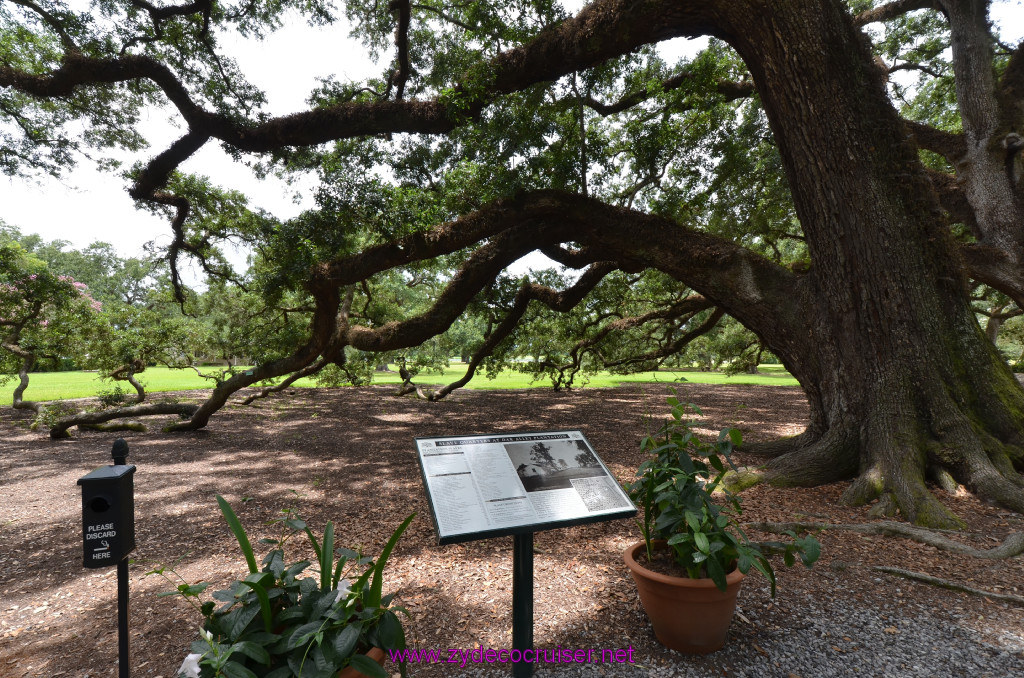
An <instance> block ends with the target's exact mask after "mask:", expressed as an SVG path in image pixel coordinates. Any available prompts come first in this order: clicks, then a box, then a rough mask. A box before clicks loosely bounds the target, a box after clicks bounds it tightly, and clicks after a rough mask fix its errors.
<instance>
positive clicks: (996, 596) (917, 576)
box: [871, 566, 1024, 605]
mask: <svg viewBox="0 0 1024 678" xmlns="http://www.w3.org/2000/svg"><path fill="white" fill-rule="evenodd" d="M871 569H872V570H876V571H878V572H885V573H886V574H891V575H893V576H896V577H903V578H904V579H912V580H914V581H919V582H924V583H925V584H931V585H933V586H938V587H940V588H944V589H949V590H950V591H962V592H963V593H970V594H971V595H975V596H982V597H984V598H989V599H991V600H1001V601H1003V602H1007V603H1014V604H1015V605H1024V596H1015V595H1013V594H1012V593H995V592H993V591H985V590H983V589H976V588H972V587H970V586H965V585H963V584H958V583H956V582H955V581H949V580H948V579H939V578H938V577H933V576H931V575H930V574H923V573H921V572H912V571H911V570H903V569H900V568H898V567H885V566H878V567H873V568H871Z"/></svg>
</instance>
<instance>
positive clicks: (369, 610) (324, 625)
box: [150, 495, 415, 678]
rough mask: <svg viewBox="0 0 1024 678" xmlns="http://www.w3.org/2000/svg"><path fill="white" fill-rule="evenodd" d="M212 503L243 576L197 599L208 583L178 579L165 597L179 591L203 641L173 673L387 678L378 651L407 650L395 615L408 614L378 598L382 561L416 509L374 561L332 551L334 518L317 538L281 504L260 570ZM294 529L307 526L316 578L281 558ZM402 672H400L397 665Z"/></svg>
mask: <svg viewBox="0 0 1024 678" xmlns="http://www.w3.org/2000/svg"><path fill="white" fill-rule="evenodd" d="M217 502H218V504H219V505H220V509H221V512H222V513H223V514H224V518H225V519H226V520H227V523H228V525H229V526H230V528H231V531H232V532H233V533H234V535H235V538H236V540H237V541H238V545H239V547H240V548H241V550H242V554H243V555H244V556H245V560H246V563H247V565H248V573H247V574H246V575H244V576H243V577H242V578H241V579H238V580H237V581H235V582H233V583H232V584H231V586H230V587H229V588H228V589H225V590H223V591H217V592H215V593H214V594H213V598H214V600H213V601H207V602H200V600H199V598H200V594H202V592H203V591H204V590H205V589H206V588H207V586H208V585H207V584H205V583H199V584H188V583H182V584H180V585H179V586H178V587H177V590H176V591H172V592H170V593H167V594H162V595H182V596H184V597H185V598H186V599H187V600H189V602H190V603H191V604H193V605H194V606H195V607H196V608H197V609H198V610H199V611H200V612H201V614H202V615H203V625H202V629H201V632H200V637H199V639H198V640H196V641H194V642H193V643H192V647H191V649H192V653H191V654H189V655H188V657H186V659H185V661H184V663H183V664H182V666H181V668H180V669H179V670H178V675H179V676H185V677H187V678H200V677H201V678H208V677H212V676H225V677H226V678H239V677H245V678H250V677H253V678H259V677H263V678H290V677H292V676H299V677H303V678H304V677H306V676H316V677H324V678H333V677H334V676H343V677H347V676H350V675H351V676H360V675H363V676H368V677H370V678H387V676H388V673H387V672H385V671H384V669H383V668H382V667H381V664H382V663H383V661H384V650H389V649H395V650H400V649H404V648H405V633H404V631H403V629H402V623H401V621H400V619H399V618H398V615H397V614H396V612H403V613H404V612H405V610H403V609H401V608H399V607H396V606H390V602H391V597H392V596H390V595H389V596H384V595H382V589H383V571H384V565H385V564H386V563H387V560H388V557H389V556H390V555H391V551H392V550H393V549H394V547H395V544H396V543H397V542H398V539H399V537H401V535H402V533H403V532H404V531H405V529H406V528H407V527H408V526H409V523H410V522H411V521H412V519H413V517H414V516H415V514H413V515H410V516H409V517H408V518H406V519H405V521H404V522H402V524H401V525H399V526H398V528H397V529H396V530H395V531H394V532H393V533H392V535H391V537H390V539H388V542H387V544H386V545H385V546H384V550H383V551H381V554H380V557H379V558H377V559H376V561H374V560H373V559H371V558H369V557H366V556H363V555H362V554H360V553H358V552H356V551H352V550H350V549H344V548H339V549H335V546H334V525H333V523H330V522H328V523H327V527H326V529H325V530H324V534H323V539H322V540H320V541H318V540H317V539H316V537H315V536H314V535H313V533H312V531H311V530H310V529H309V527H308V526H307V525H306V523H305V522H304V521H303V520H302V519H301V518H300V517H299V516H298V515H297V514H295V513H294V511H292V510H290V509H289V510H285V511H283V514H284V516H283V517H282V518H280V519H278V520H277V521H275V522H276V523H278V524H279V525H280V526H281V528H282V536H281V538H279V539H276V540H264V542H265V543H270V544H271V545H273V546H274V548H273V549H272V550H271V551H270V552H269V553H268V554H267V556H266V557H265V558H264V559H263V563H262V565H263V567H262V569H260V568H258V567H257V565H256V558H255V555H254V553H253V549H252V545H251V544H250V543H249V538H248V536H247V535H246V532H245V529H244V528H243V527H242V524H241V523H240V522H239V520H238V517H237V516H236V515H235V512H234V511H233V510H232V509H231V506H230V505H229V504H228V503H227V501H225V500H224V498H223V497H221V496H219V495H218V496H217ZM299 532H305V534H306V535H307V536H308V537H309V539H310V542H311V543H312V545H313V550H314V552H315V554H316V561H317V562H316V567H315V568H314V569H317V568H318V569H319V572H317V573H316V576H315V577H300V576H299V575H300V574H301V573H302V572H303V571H305V570H306V569H307V568H308V567H310V565H311V563H310V561H308V560H301V561H298V562H295V563H291V564H286V563H285V558H284V545H285V542H286V541H288V539H289V538H290V537H292V536H294V535H296V534H298V533H299ZM335 555H337V556H338V558H337V560H335ZM150 574H159V575H162V576H164V577H166V578H170V577H169V574H176V573H174V572H173V570H171V569H170V568H166V567H160V568H156V569H154V570H153V571H152V572H151V573H150ZM215 601H219V602H220V603H221V605H220V606H218V605H217V602H215ZM402 669H403V675H404V665H403V666H402Z"/></svg>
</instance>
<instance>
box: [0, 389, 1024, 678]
mask: <svg viewBox="0 0 1024 678" xmlns="http://www.w3.org/2000/svg"><path fill="white" fill-rule="evenodd" d="M680 391H681V396H682V397H683V398H685V399H688V400H691V401H693V402H696V403H698V404H699V405H700V406H701V407H702V408H703V410H704V417H703V422H706V426H707V428H706V430H705V432H706V433H708V434H709V435H710V434H714V433H716V432H717V430H718V429H719V428H721V427H724V426H738V427H739V428H741V429H742V430H743V431H744V434H745V438H746V439H747V440H748V441H757V440H765V439H771V438H775V437H778V436H781V435H792V434H794V433H797V432H799V431H800V430H802V429H803V427H804V425H805V419H806V412H807V408H806V402H805V400H804V397H803V395H802V393H801V392H800V391H799V390H798V389H795V388H782V387H766V386H702V385H693V384H685V385H682V386H681V387H680ZM391 393H392V389H391V388H388V387H371V388H362V389H338V390H329V389H299V390H296V391H295V392H294V394H293V395H292V396H291V397H287V398H285V397H279V398H277V399H272V400H264V401H260V402H258V403H257V404H256V405H255V406H253V407H241V406H231V407H229V408H227V409H226V410H224V411H223V412H221V413H219V414H218V415H216V416H215V418H214V419H213V421H212V422H211V425H210V426H209V427H208V428H207V429H205V430H203V431H198V432H194V433H185V434H173V435H172V434H163V433H159V432H151V433H148V434H137V433H130V434H125V435H124V437H125V438H126V439H127V440H128V442H129V445H130V448H131V456H130V458H129V462H130V463H134V464H136V465H137V466H138V472H137V474H136V477H135V485H136V516H137V541H138V549H137V551H136V552H135V553H134V554H133V555H134V557H135V558H136V559H137V561H138V562H137V563H136V564H133V565H132V566H131V591H132V594H131V595H132V613H131V614H132V617H131V630H132V638H131V644H132V664H133V670H132V673H133V675H136V676H164V677H169V676H173V675H174V672H175V670H176V669H177V667H178V666H179V664H180V663H181V660H182V658H183V656H184V655H185V653H186V652H187V651H188V645H189V642H190V641H191V640H192V639H193V638H194V637H195V635H196V629H197V625H198V623H199V617H198V615H197V614H196V613H195V612H193V611H192V609H191V608H189V607H188V606H187V605H185V604H184V603H183V602H182V601H180V600H179V599H176V598H158V597H157V596H156V594H157V593H158V592H160V591H164V590H167V589H168V588H169V585H168V584H167V583H166V582H164V581H162V580H160V579H159V578H157V577H153V576H150V577H146V576H143V575H144V573H145V572H146V571H147V570H148V569H150V568H151V567H153V565H155V564H156V563H170V562H173V561H175V560H176V559H178V558H182V560H181V562H180V564H179V565H178V567H177V569H178V571H179V572H180V573H181V574H182V575H183V576H184V577H185V578H186V579H188V580H189V581H197V580H207V581H211V582H213V583H214V584H215V585H216V584H222V583H224V582H225V581H226V580H228V579H230V578H232V577H233V576H234V575H238V574H239V573H240V572H241V570H242V569H243V567H244V562H243V560H242V558H241V556H240V555H239V554H238V552H237V548H236V546H235V544H234V542H233V539H232V537H231V535H230V533H229V531H228V529H227V527H226V525H225V524H224V523H223V521H222V520H221V519H220V516H219V513H218V511H217V509H216V503H215V501H214V495H215V494H222V495H224V496H225V497H226V498H228V500H229V501H231V502H232V504H233V505H234V506H235V508H236V509H237V511H238V513H239V515H240V517H241V519H242V521H243V523H244V524H245V525H246V526H247V527H248V528H249V529H250V532H251V533H252V535H253V538H254V541H255V539H256V538H259V537H264V536H270V534H271V528H270V527H268V526H267V525H266V523H267V521H270V520H272V519H273V518H274V517H276V516H278V515H279V512H280V511H281V509H283V508H286V507H295V508H297V509H298V510H299V511H300V512H301V513H302V515H303V516H304V517H306V519H307V520H308V521H309V522H310V523H311V524H312V525H313V526H314V527H315V528H316V529H322V528H323V525H324V524H325V522H326V521H327V520H329V519H331V520H334V521H335V523H336V526H337V529H338V532H339V536H338V543H339V544H342V545H348V546H353V547H356V546H361V547H363V548H364V549H365V550H367V551H368V552H374V553H376V552H377V551H378V550H379V549H380V547H381V545H382V543H383V541H384V539H385V538H386V536H387V535H388V534H389V533H390V531H391V530H392V529H393V528H394V526H396V525H397V524H398V523H399V522H400V521H401V520H402V519H403V518H404V517H405V516H406V515H408V514H409V513H410V512H412V511H416V512H417V513H418V517H417V519H416V520H415V521H414V523H413V524H412V526H411V527H410V529H409V530H408V532H407V534H406V537H405V538H404V539H403V541H402V542H401V544H400V546H399V548H398V549H397V551H396V554H395V556H394V557H393V559H392V563H391V565H390V566H389V571H390V576H389V577H388V579H387V584H388V587H389V588H390V590H392V591H398V592H399V595H398V602H399V603H401V604H402V605H404V606H405V607H406V608H408V609H409V611H410V615H411V617H410V619H409V621H408V623H407V633H408V637H409V640H410V641H411V643H412V644H414V645H415V646H417V647H421V648H432V647H437V648H449V647H451V648H472V647H476V646H479V645H483V646H485V647H495V648H499V647H508V646H509V645H510V644H511V583H512V581H511V567H512V553H511V546H512V540H511V538H502V539H494V540H488V541H480V542H473V543H469V544H463V545H457V546H446V547H438V546H436V537H435V534H434V531H433V527H432V525H431V521H430V518H429V509H428V507H427V502H426V499H425V496H424V492H423V488H422V484H421V480H420V473H419V468H418V465H417V462H416V455H415V448H414V445H413V438H414V437H416V436H431V435H444V434H459V433H463V434H468V433H481V432H492V431H511V430H521V429H559V428H579V429H582V430H583V431H584V433H585V434H586V435H587V437H588V438H589V439H590V441H591V443H592V444H593V445H594V447H595V448H596V450H597V451H598V453H599V454H600V455H601V456H602V457H603V459H604V460H605V461H606V463H607V464H608V466H609V467H610V468H611V469H612V471H613V472H614V473H615V474H616V475H617V476H618V477H619V479H620V480H628V479H631V478H632V475H633V472H634V469H635V468H636V466H637V465H638V464H639V463H640V461H641V459H640V455H639V450H638V441H639V439H640V437H641V436H642V435H643V434H644V433H645V432H646V431H648V430H649V429H650V427H651V422H650V416H652V415H654V416H656V417H657V416H661V415H663V414H665V413H666V412H667V408H666V406H665V403H664V397H665V387H664V386H663V385H647V386H643V387H641V386H628V387H621V388H614V389H584V390H580V391H573V392H569V393H552V392H550V391H545V390H530V391H460V392H457V393H455V394H454V395H453V396H451V397H450V398H449V399H446V400H444V401H442V402H439V403H427V402H424V401H419V400H414V399H409V398H404V399H396V398H394V397H392V395H391ZM181 395H182V396H183V397H185V398H189V397H195V395H196V394H194V393H193V394H181ZM149 423H151V424H152V425H153V426H154V427H156V426H158V425H159V423H157V422H149ZM702 425H703V424H702ZM116 437H118V436H117V435H115V434H110V433H88V432H86V433H80V434H77V435H76V436H75V438H74V439H72V440H69V441H62V442H51V441H50V440H48V439H47V438H46V437H45V436H44V435H43V434H40V433H36V432H31V431H29V430H27V428H26V421H25V419H24V416H23V415H22V414H19V413H14V412H13V411H11V410H5V411H3V412H2V413H0V497H2V501H3V505H4V509H5V510H4V514H3V517H2V518H0V540H2V546H0V590H2V592H3V599H2V600H0V676H11V677H12V678H13V677H21V676H107V675H115V671H116V669H115V667H116V655H117V642H116V632H115V629H116V622H115V619H116V613H115V609H116V608H115V598H116V593H115V592H116V588H115V576H114V570H113V569H104V570H86V569H83V568H82V566H81V526H80V510H81V509H80V506H81V503H80V491H79V488H78V487H77V486H76V480H77V479H78V478H79V477H81V476H82V475H84V474H85V473H87V472H89V471H91V470H92V469H94V468H96V467H98V466H101V465H104V464H107V463H109V461H110V448H111V444H112V442H113V440H114V439H115V438H116ZM738 456H739V457H740V458H739V459H738V461H740V462H743V461H744V460H743V458H742V455H738ZM746 461H756V460H751V459H748V460H746ZM843 489H844V485H843V484H837V485H830V486H826V487H822V488H815V489H785V490H783V489H774V488H766V487H756V488H753V489H751V490H749V491H748V492H746V493H745V506H746V508H747V512H746V514H745V517H746V518H748V519H749V520H751V521H757V520H792V519H794V518H801V517H802V518H806V517H808V516H810V517H811V518H812V519H815V520H826V521H833V522H860V521H864V520H866V511H865V510H864V509H862V508H861V509H851V508H847V507H841V506H839V505H838V499H839V496H840V495H841V493H842V491H843ZM943 500H944V501H946V502H947V503H948V505H950V506H951V507H952V508H953V509H954V510H955V511H956V512H957V513H958V514H959V515H960V516H961V517H962V518H964V519H965V520H966V521H967V522H968V523H969V524H970V534H971V535H972V536H970V537H964V539H966V540H969V541H970V542H971V543H972V544H973V545H975V546H978V547H982V546H990V545H994V544H995V543H996V542H998V541H1001V540H1002V538H1003V537H1004V536H1005V535H1006V534H1007V533H1008V532H1011V531H1021V530H1024V520H1022V518H1021V516H1019V515H1016V514H1012V513H1009V512H1007V511H1004V510H1002V509H999V508H996V507H992V506H989V505H986V504H983V503H980V502H978V501H976V500H975V499H973V498H972V497H970V496H969V495H966V494H962V495H959V496H948V495H944V496H943ZM637 539H638V536H637V531H636V528H635V526H634V525H633V524H632V523H631V522H630V521H617V522H612V523H603V524H598V525H589V526H584V527H577V528H571V529H564V530H556V531H550V532H544V533H539V534H538V535H537V536H536V555H535V576H536V607H535V641H536V644H537V645H538V646H540V647H556V646H561V647H568V648H575V647H583V648H591V647H593V648H601V647H608V648H618V647H627V646H632V647H633V648H635V656H636V658H637V659H638V661H640V662H641V664H643V665H647V666H658V665H662V664H665V663H666V662H674V661H679V656H678V655H675V654H672V653H669V652H667V651H665V650H663V649H662V648H661V647H660V646H658V645H657V644H656V643H655V641H654V639H653V636H652V634H651V631H650V627H649V625H648V624H647V622H646V618H645V617H644V616H643V612H642V611H641V610H640V608H639V605H638V602H637V598H636V594H635V591H634V588H633V584H632V582H631V581H630V580H629V577H628V574H627V571H626V568H625V566H624V564H623V563H622V559H621V553H622V551H623V549H624V548H625V547H626V546H627V545H628V544H630V543H631V542H634V541H636V540H637ZM821 541H822V545H823V556H822V560H821V562H820V563H819V565H818V566H816V567H815V568H814V570H811V571H804V570H803V569H802V568H800V569H793V570H788V571H783V572H781V573H780V584H779V590H780V593H779V596H778V597H777V598H776V599H775V600H774V601H773V600H772V599H771V598H769V597H768V595H767V591H766V586H765V585H764V583H763V581H756V582H753V583H751V584H750V585H745V588H744V591H743V592H742V593H741V602H740V605H741V613H742V611H744V610H745V611H747V613H748V614H745V615H744V618H747V617H749V616H756V620H757V621H756V624H746V623H745V622H743V621H742V620H740V621H738V622H736V623H735V624H734V627H735V628H734V631H733V634H734V641H733V642H743V643H750V644H752V646H753V647H755V648H757V647H759V646H758V645H757V638H758V637H759V634H761V633H769V632H777V631H778V629H780V628H786V624H787V618H788V616H787V615H788V614H789V612H790V611H791V610H792V608H793V606H795V605H799V604H805V603H800V602H799V601H801V600H805V599H806V596H807V595H811V596H813V597H814V600H816V601H818V604H820V605H822V606H825V607H827V606H830V605H836V606H841V605H848V604H860V605H872V606H875V607H877V608H878V609H880V610H884V609H886V606H892V605H901V604H907V603H915V604H919V605H921V606H922V607H921V609H923V610H926V613H927V614H929V615H933V616H935V617H936V618H939V619H941V618H943V615H944V614H945V613H946V611H949V610H952V609H956V610H957V613H958V614H959V615H960V616H959V617H958V619H963V618H969V619H972V620H975V621H974V622H972V624H973V625H974V628H975V630H976V631H977V632H979V633H981V634H991V635H995V634H997V633H1006V632H1009V633H1013V634H1017V635H1018V636H1020V637H1021V638H1024V622H1022V616H1024V615H1022V614H1021V610H1020V608H1016V609H1015V608H1012V607H1007V606H1006V605H1004V604H1001V603H993V602H988V601H986V600H985V599H984V598H979V597H974V596H969V595H965V594H959V593H950V592H946V591H941V590H939V589H934V588H931V587H928V586H924V585H919V584H912V583H909V582H906V581H903V580H896V579H890V578H887V577H885V578H883V577H884V575H880V574H879V573H877V572H874V571H872V570H870V566H872V565H892V566H897V567H904V568H907V569H911V570H917V571H922V572H927V573H929V574H932V575H935V576H938V577H943V578H950V579H956V580H959V581H962V582H964V583H967V584H968V585H971V586H974V587H977V588H983V589H988V590H992V591H1002V592H1007V593H1012V592H1014V591H1017V592H1018V593H1019V594H1024V563H1022V559H1021V558H1016V559H1013V560H1008V561H979V560H972V559H970V558H966V557H963V556H955V555H952V554H949V553H944V552H939V551H937V550H935V549H933V548H930V547H925V546H921V545H918V544H915V543H912V542H909V541H905V540H895V539H886V538H882V537H868V536H860V535H854V534H849V533H842V532H836V533H826V534H824V535H822V536H821ZM295 545H296V547H297V549H296V550H295V551H293V553H292V554H291V555H294V556H295V559H298V558H299V557H301V556H305V555H306V554H305V553H303V552H302V549H304V548H306V547H305V544H304V543H303V542H302V540H299V539H296V540H295ZM754 613H756V614H754ZM960 623H963V622H962V621H961V622H960ZM773 630H774V631H773ZM855 640H856V639H852V640H851V642H854V643H855ZM687 661H695V662H705V661H708V660H705V659H700V660H687ZM712 665H713V664H708V666H709V667H710V666H712ZM444 669H445V667H443V666H435V667H424V666H421V667H412V671H411V673H412V674H413V675H414V676H439V675H445V674H446V673H448V672H447V671H445V670H444ZM504 670H505V671H507V669H504ZM939 673H941V671H939Z"/></svg>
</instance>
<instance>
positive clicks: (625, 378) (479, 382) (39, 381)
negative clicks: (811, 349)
mask: <svg viewBox="0 0 1024 678" xmlns="http://www.w3.org/2000/svg"><path fill="white" fill-rule="evenodd" d="M464 372H465V368H464V366H462V365H458V364H455V365H452V366H451V367H449V368H448V369H446V370H445V373H444V375H443V376H442V375H439V374H437V373H422V374H420V375H419V376H418V377H417V378H416V382H417V383H420V384H424V385H435V384H436V385H440V384H447V383H449V382H452V381H455V380H456V379H458V378H460V377H461V376H462V375H463V374H464ZM681 379H685V380H686V381H689V382H693V383H697V384H775V385H779V386H796V385H797V382H796V379H794V378H793V377H791V376H790V375H789V373H788V372H786V370H785V369H783V367H782V366H781V365H761V367H760V368H759V374H738V375H735V376H732V377H730V376H727V375H725V374H722V373H721V372H700V371H697V370H683V371H672V372H669V371H663V372H641V373H638V374H625V375H623V374H609V373H607V372H602V373H600V374H597V375H594V376H592V377H591V378H590V381H588V382H586V383H585V385H586V386H589V387H602V386H618V385H619V384H626V383H633V382H664V383H671V382H674V381H680V380H681ZM140 380H141V381H142V382H143V383H144V384H145V386H146V391H147V392H150V393H158V392H161V391H188V390H193V389H202V388H211V387H212V382H209V381H206V380H204V379H201V378H200V377H199V376H198V375H197V374H196V373H195V372H193V371H192V370H171V369H168V368H166V367H151V368H149V369H147V370H146V371H145V372H144V373H143V374H141V375H140ZM400 381H401V379H400V378H399V376H398V373H397V372H386V373H380V372H378V373H376V374H375V375H374V383H378V384H397V383H399V382H400ZM295 385H296V386H298V387H308V386H316V383H315V382H314V381H313V380H312V379H300V380H299V381H297V382H296V383H295ZM548 385H549V384H548V382H547V381H537V382H533V383H532V384H531V383H530V377H529V375H525V374H521V373H519V372H509V371H506V372H503V373H501V374H500V375H498V377H497V378H496V379H487V378H486V377H484V376H482V375H479V374H478V375H477V376H476V377H474V378H473V380H472V381H471V382H470V383H469V384H468V385H467V386H466V388H480V389H498V388H545V387H547V386H548ZM576 385H577V386H581V385H584V383H583V382H578V383H577V384H576ZM3 388H4V389H5V390H8V391H9V390H13V388H14V383H13V382H8V384H7V385H5V386H4V387H3ZM112 388H113V386H112V385H111V383H110V382H103V381H101V380H100V379H99V378H98V377H97V375H96V373H95V372H39V373H34V374H32V375H30V380H29V387H28V390H27V391H26V392H25V399H26V400H57V399H61V398H88V397H90V396H95V395H96V394H97V393H99V392H100V391H109V390H111V389H112ZM122 388H124V389H125V390H127V391H132V388H131V386H130V385H128V384H122Z"/></svg>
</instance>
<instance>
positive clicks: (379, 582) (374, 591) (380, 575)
mask: <svg viewBox="0 0 1024 678" xmlns="http://www.w3.org/2000/svg"><path fill="white" fill-rule="evenodd" d="M415 517H416V514H415V513H411V514H409V517H408V518H406V519H405V520H404V521H402V524H401V525H399V526H398V529H396V530H395V531H394V532H393V533H392V534H391V539H388V543H387V544H386V545H385V546H384V550H383V551H381V552H380V558H378V559H377V564H376V565H374V567H373V581H372V582H370V595H369V598H367V600H366V605H367V606H368V607H380V597H381V589H382V588H383V587H384V565H385V564H386V563H387V562H388V558H389V557H390V556H391V551H392V550H393V549H394V548H395V544H397V543H398V539H399V537H401V536H402V533H403V532H405V528H407V527H409V523H411V522H412V519H413V518H415Z"/></svg>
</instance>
